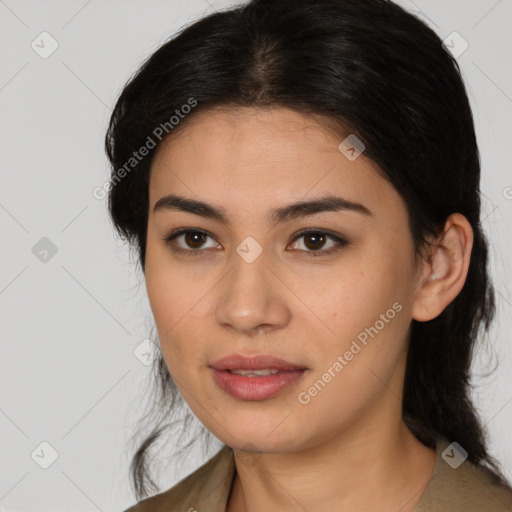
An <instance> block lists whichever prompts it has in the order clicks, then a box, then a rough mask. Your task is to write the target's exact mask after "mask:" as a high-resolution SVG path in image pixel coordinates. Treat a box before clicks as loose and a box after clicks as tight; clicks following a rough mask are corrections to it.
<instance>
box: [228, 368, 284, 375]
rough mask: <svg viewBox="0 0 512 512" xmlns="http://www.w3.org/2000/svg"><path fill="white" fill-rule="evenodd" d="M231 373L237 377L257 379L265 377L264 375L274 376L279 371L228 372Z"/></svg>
mask: <svg viewBox="0 0 512 512" xmlns="http://www.w3.org/2000/svg"><path fill="white" fill-rule="evenodd" d="M229 371H230V372H231V373H236V374H237V375H245V376H247V377H257V376H258V375H259V376H262V377H263V376H265V375H275V374H276V373H279V370H270V369H265V370H229Z"/></svg>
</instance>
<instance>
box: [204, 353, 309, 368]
mask: <svg viewBox="0 0 512 512" xmlns="http://www.w3.org/2000/svg"><path fill="white" fill-rule="evenodd" d="M210 367H211V368H214V369H215V370H264V369H266V368H270V369H271V370H280V371H295V370H305V369H306V367H305V366H301V365H297V364H293V363H289V362H288V361H285V360H284V359H279V358H278V357H273V356H271V355H269V354H261V355H256V356H242V355H240V354H230V355H228V356H226V357H223V358H222V359H218V360H217V361H215V362H213V363H212V364H211V365H210Z"/></svg>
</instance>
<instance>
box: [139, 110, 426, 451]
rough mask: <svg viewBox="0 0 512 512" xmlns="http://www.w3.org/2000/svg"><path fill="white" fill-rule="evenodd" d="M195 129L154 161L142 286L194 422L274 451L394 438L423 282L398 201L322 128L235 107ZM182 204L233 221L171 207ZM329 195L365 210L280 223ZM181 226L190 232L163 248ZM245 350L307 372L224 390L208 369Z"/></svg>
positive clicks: (367, 164)
mask: <svg viewBox="0 0 512 512" xmlns="http://www.w3.org/2000/svg"><path fill="white" fill-rule="evenodd" d="M191 121H192V122H191V123H190V124H188V125H187V126H186V127H184V129H183V131H181V132H177V133H176V135H174V136H173V137H171V138H169V139H168V140H167V142H166V143H165V144H163V145H162V146H161V147H160V148H159V151H158V153H157V154H156V156H155V159H154V161H153V164H152V168H151V178H150V186H149V204H150V207H149V218H148V230H147V250H146V276H145V277H146V286H147V292H148V297H149V301H150V304H151V308H152V311H153V315H154V318H155V322H156V327H157V331H158V336H159V339H160V344H161V348H162V352H163V356H164V359H165V362H166V364H167V366H168V368H169V371H170V373H171V374H172V376H173V378H174V380H175V382H176V385H177V386H178V389H179V391H180V392H181V394H182V395H183V397H184V399H185V400H186V401H187V403H188V405H189V406H190V408H191V409H192V411H193V412H194V414H195V415H196V416H197V417H198V418H199V419H200V421H201V422H202V423H203V424H204V425H205V426H206V427H207V428H208V429H209V430H210V431H211V432H212V433H213V434H214V435H215V436H216V437H217V438H219V439H220V440H221V441H223V442H224V443H226V444H228V445H230V446H232V447H233V448H241V449H243V448H245V447H247V446H249V445H251V446H252V447H256V449H257V450H261V451H264V452H283V451H297V450H299V449H305V448H308V447H312V446H315V445H318V444H320V443H322V442H324V441H325V440H326V439H331V438H333V437H334V436H337V435H341V434H344V435H346V434H348V433H350V432H358V435H361V433H362V432H365V431H366V432H368V433H371V431H373V430H375V431H376V430H377V429H378V430H380V431H382V429H385V428H386V427H387V426H389V428H396V426H397V424H396V421H399V420H400V419H401V396H402V395H401V388H402V383H403V372H404V369H405V357H404V356H405V351H406V346H407V341H408V337H409V327H410V323H411V318H412V314H411V311H412V306H413V301H414V299H415V288H416V284H417V282H418V278H419V271H418V268H417V267H416V266H415V263H414V253H413V243H412V238H411V234H410V231H409V227H408V219H407V210H406V206H405V203H404V202H403V200H402V199H401V197H400V196H399V195H398V193H397V192H396V191H395V190H394V189H393V188H392V187H391V185H390V184H389V183H388V182H387V181H386V180H384V179H383V178H382V177H380V176H379V175H378V173H377V172H376V170H375V169H376V167H375V164H373V163H372V162H371V161H370V160H368V159H366V158H365V156H364V152H363V153H362V155H361V156H359V157H357V158H355V159H354V156H356V155H357V153H356V152H354V151H351V150H350V149H348V151H346V150H345V149H344V150H343V151H342V150H340V149H339V145H340V143H341V142H342V139H338V138H335V137H334V136H333V135H332V134H330V133H329V132H328V131H326V130H325V129H324V128H322V126H321V125H320V124H317V123H316V122H315V121H314V120H312V118H311V117H305V116H303V115H301V114H299V113H296V112H294V111H291V110H288V109H281V108H279V109H274V110H262V109H239V110H237V111H236V112H235V111H233V112H231V113H227V112H220V111H210V112H207V113H206V112H201V113H198V114H197V116H196V117H195V118H194V119H193V120H192V119H191ZM348 146H349V144H348ZM343 147H345V146H343ZM356 149H357V148H356ZM349 157H350V158H349ZM171 194H172V195H174V196H180V197H182V198H186V199H188V200H190V201H200V202H202V203H206V204H207V205H209V208H210V209H215V210H219V211H220V212H221V213H222V216H223V217H224V219H223V220H222V219H221V218H220V216H214V215H207V213H208V212H210V213H211V211H210V209H207V208H201V209H196V213H192V212H190V211H184V209H180V208H178V207H176V206H173V204H176V203H175V202H172V201H170V200H167V201H160V200H161V199H162V198H164V197H166V196H168V195H171ZM327 196H329V197H336V198H340V199H343V200H345V201H350V202H352V203H358V204H359V205H361V206H360V207H355V208H354V209H352V208H333V207H332V205H333V204H334V202H332V203H331V205H330V206H329V205H327V206H325V207H324V208H323V211H319V210H322V208H316V209H315V208H313V207H311V208H309V209H308V208H307V207H304V208H302V209H301V208H298V209H295V210H291V212H292V213H290V212H288V214H287V215H278V213H279V212H281V213H282V209H286V208H287V207H289V206H290V205H292V204H294V203H305V202H311V201H315V200H320V199H322V198H325V197H327ZM159 201H160V207H158V208H157V209H156V210H155V205H156V203H157V202H159ZM185 210H186V208H185ZM275 210H277V212H274V211H275ZM366 210H367V211H366ZM272 212H274V215H273V216H271V213H272ZM293 212H295V213H293ZM178 229H187V230H189V231H191V233H185V234H181V235H178V236H177V237H176V238H174V240H172V241H165V238H166V237H167V236H168V235H169V234H170V233H171V232H173V231H175V230H178ZM304 229H311V230H312V231H313V233H312V234H309V235H308V234H306V235H300V236H299V235H298V233H299V231H301V230H304ZM197 231H199V232H200V233H197ZM201 233H203V234H201ZM336 237H338V238H339V239H341V240H343V241H344V242H341V243H340V242H339V241H338V240H337V239H336ZM178 250H181V251H182V252H177V251H178ZM233 353H236V354H239V355H242V356H252V355H260V354H266V355H271V356H274V357H277V358H281V359H283V360H285V361H288V362H290V363H292V364H294V365H297V366H299V367H300V368H306V370H305V371H303V372H298V373H297V372H296V373H295V374H281V377H283V375H284V376H289V375H294V378H293V379H289V381H288V385H287V386H285V387H283V388H281V389H280V390H278V391H276V387H275V382H277V381H278V380H279V379H280V377H277V378H276V377H258V376H253V377H247V376H245V377H244V376H236V375H232V374H231V375H230V376H228V375H227V372H224V373H223V374H219V375H220V377H219V380H218V381H217V380H216V379H215V378H214V372H213V370H212V368H211V365H212V364H214V363H215V361H217V360H219V359H221V358H223V357H225V356H227V355H230V354H233ZM267 366H268V365H267ZM257 379H265V380H261V381H259V382H258V381H257ZM283 379H284V377H283ZM235 380H236V382H235ZM218 382H227V384H226V386H227V387H226V389H228V390H234V391H232V392H228V391H226V390H225V389H223V388H222V387H221V386H220V385H219V384H218ZM237 383H238V384H237ZM263 383H268V387H265V386H266V385H267V384H265V385H264V384H263ZM236 390H238V392H237V391H236ZM269 390H270V391H269ZM251 393H252V394H251Z"/></svg>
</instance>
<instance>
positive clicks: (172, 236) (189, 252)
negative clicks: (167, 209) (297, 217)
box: [162, 228, 348, 257]
mask: <svg viewBox="0 0 512 512" xmlns="http://www.w3.org/2000/svg"><path fill="white" fill-rule="evenodd" d="M187 233H201V234H204V235H206V236H209V237H211V235H210V234H209V233H207V232H206V231H203V230H201V229H186V228H185V229H178V230H175V231H172V232H171V233H170V234H169V235H167V236H164V237H162V240H164V241H165V242H167V243H169V245H171V246H172V247H171V248H172V250H173V251H174V252H175V253H180V254H185V255H187V256H200V255H201V253H204V252H205V249H182V248H180V247H176V245H175V244H172V243H171V242H173V241H174V240H175V239H176V238H178V237H179V236H180V235H183V234H187ZM311 234H315V235H326V236H327V238H330V239H332V240H334V241H335V242H336V243H337V245H336V246H334V247H331V248H330V249H327V250H318V251H302V252H305V253H306V254H307V255H308V256H312V257H317V256H322V255H324V256H325V255H328V254H332V253H334V252H336V251H339V250H340V249H341V248H342V247H345V246H346V245H348V242H347V241H346V240H345V239H343V238H341V237H339V236H336V235H333V234H331V233H328V232H326V231H322V230H319V229H312V228H308V229H303V230H301V231H299V232H298V233H297V234H296V235H295V238H294V239H293V240H292V242H295V241H296V240H297V239H299V238H301V237H303V236H306V235H311ZM211 238H213V237H211Z"/></svg>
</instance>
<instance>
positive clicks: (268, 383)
mask: <svg viewBox="0 0 512 512" xmlns="http://www.w3.org/2000/svg"><path fill="white" fill-rule="evenodd" d="M211 371H212V373H213V379H214V380H215V382H216V384H217V385H218V386H219V387H220V388H221V389H222V390H224V391H225V392H226V393H228V394H229V395H231V396H233V397H235V398H240V399H241V400H265V399H266V398H271V397H273V396H275V395H277V394H278V393H279V392H280V391H282V390H283V389H284V388H286V387H287V386H290V385H291V384H294V383H296V382H297V381H298V380H299V379H300V378H301V377H302V375H303V374H304V372H305V371H306V370H291V371H282V372H279V373H276V374H275V375H268V376H264V377H246V376H244V375H237V374H236V373H231V372H230V371H229V370H216V369H215V368H211Z"/></svg>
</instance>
